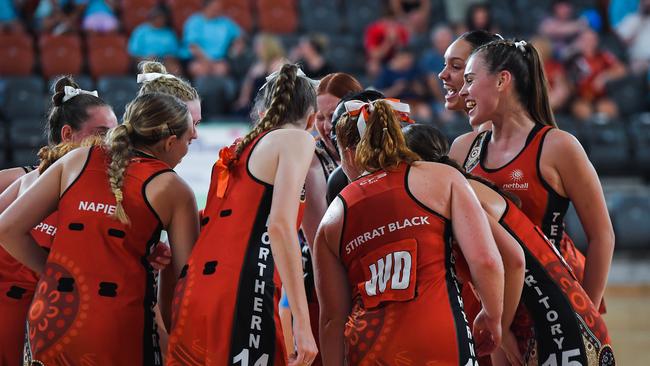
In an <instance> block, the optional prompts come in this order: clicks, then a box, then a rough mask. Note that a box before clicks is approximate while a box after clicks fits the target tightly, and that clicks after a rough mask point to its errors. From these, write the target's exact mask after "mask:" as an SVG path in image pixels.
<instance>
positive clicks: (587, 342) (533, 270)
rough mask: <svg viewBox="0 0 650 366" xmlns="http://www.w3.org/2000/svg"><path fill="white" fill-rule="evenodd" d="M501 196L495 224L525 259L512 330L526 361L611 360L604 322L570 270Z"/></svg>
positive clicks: (590, 365)
mask: <svg viewBox="0 0 650 366" xmlns="http://www.w3.org/2000/svg"><path fill="white" fill-rule="evenodd" d="M504 199H505V201H506V202H507V207H506V211H505V212H504V214H503V216H502V217H501V218H500V220H499V223H500V224H501V226H502V227H503V228H505V229H506V230H507V231H508V232H509V233H510V235H512V237H513V238H515V239H516V240H517V242H518V243H519V245H521V247H522V249H523V250H524V256H525V258H526V274H525V277H524V287H523V291H522V296H521V303H520V305H519V308H518V309H517V315H516V316H515V320H514V321H513V324H512V329H513V331H514V332H515V333H516V334H517V340H518V342H519V346H520V351H521V352H522V354H524V355H525V357H526V362H527V364H533V365H565V364H566V365H569V364H574V363H575V362H577V364H580V365H585V366H612V365H614V364H615V362H614V353H613V352H612V348H611V346H610V343H611V341H610V339H609V334H608V331H607V327H606V326H605V322H604V321H603V319H602V317H601V315H600V313H599V312H598V309H597V308H596V307H595V306H594V305H593V303H592V302H591V300H590V299H589V297H588V296H587V294H586V293H585V291H584V289H583V288H582V286H581V285H580V283H579V282H578V280H577V278H576V276H575V275H574V274H573V271H572V269H571V268H570V267H569V266H568V265H567V263H566V262H565V261H564V259H563V258H562V256H561V255H560V253H559V252H558V251H557V249H556V248H555V247H554V246H553V244H551V243H550V242H549V241H548V240H547V239H546V237H545V236H544V234H543V233H542V232H541V230H540V229H539V227H538V226H535V225H534V224H533V223H532V222H531V220H530V219H529V218H528V217H527V216H526V215H525V214H524V213H523V212H522V211H521V210H520V209H519V208H517V207H516V206H515V204H514V203H512V202H511V201H510V200H509V199H507V198H505V197H504ZM572 362H574V363H572Z"/></svg>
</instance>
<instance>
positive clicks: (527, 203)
mask: <svg viewBox="0 0 650 366" xmlns="http://www.w3.org/2000/svg"><path fill="white" fill-rule="evenodd" d="M460 97H461V98H462V99H464V100H465V105H466V107H467V108H468V109H469V114H468V115H469V118H470V124H472V125H473V126H478V125H479V124H481V123H483V122H485V121H492V130H491V131H485V132H482V133H481V134H479V135H477V136H476V137H475V138H474V139H473V141H470V142H468V141H467V139H465V140H457V141H456V142H455V143H454V145H453V146H452V149H451V157H452V158H453V159H454V160H456V161H463V162H464V167H465V169H466V170H467V171H468V172H471V173H472V174H474V175H478V176H481V177H484V178H486V179H488V180H490V181H492V182H494V183H496V184H497V185H498V186H499V187H500V188H501V189H503V190H506V191H510V192H512V193H514V194H516V195H517V196H518V197H519V198H520V199H521V201H522V210H523V211H524V213H526V215H527V216H528V217H529V218H530V219H531V220H532V221H533V223H534V224H536V225H538V226H540V227H541V228H542V230H543V232H544V234H545V235H546V236H547V237H548V238H549V240H550V241H551V243H553V244H554V245H555V246H556V247H557V248H558V249H559V251H560V253H562V255H563V257H564V258H565V259H566V260H567V262H568V263H569V265H570V266H571V267H572V268H573V270H574V272H575V274H576V276H577V277H578V279H579V280H580V281H581V283H582V285H583V287H584V289H585V291H586V292H587V294H588V295H589V298H590V299H591V300H592V301H593V303H594V304H600V303H601V300H602V296H603V293H604V291H605V284H606V283H607V274H608V272H609V267H610V265H611V261H612V254H613V251H614V231H613V229H612V223H611V221H610V218H609V215H608V213H607V207H606V205H605V199H604V197H603V191H602V187H601V185H600V181H599V180H598V175H597V174H596V171H595V170H594V167H593V165H592V164H591V162H590V161H589V159H588V158H587V155H586V154H585V151H584V149H583V148H582V146H581V145H580V143H579V142H578V141H577V140H576V139H575V138H574V137H573V136H572V135H571V134H569V133H567V132H564V131H561V130H559V129H557V128H555V126H556V125H555V120H554V117H553V113H552V111H551V109H550V106H549V101H548V93H547V89H546V78H545V76H544V69H543V67H542V64H541V62H540V59H539V55H538V53H537V51H536V50H535V48H534V47H533V46H532V45H531V44H528V43H527V42H525V41H518V42H513V41H505V40H503V41H501V40H500V41H495V42H492V43H490V44H488V45H485V46H481V47H480V48H478V49H477V50H476V51H474V54H473V55H472V56H471V57H470V59H469V61H468V63H467V66H466V68H465V86H464V87H463V89H462V91H461V93H460ZM570 202H572V203H573V205H574V206H575V208H576V211H577V212H578V216H579V217H580V221H581V223H582V226H583V228H584V230H585V233H586V234H587V238H588V242H589V246H588V248H587V255H586V260H585V259H584V257H583V256H582V254H581V253H580V252H578V250H577V249H576V248H575V246H574V245H573V242H572V241H571V240H570V239H569V238H568V236H566V235H565V234H564V215H565V214H566V211H567V208H568V206H569V203H570ZM583 268H584V269H583ZM583 271H584V277H583Z"/></svg>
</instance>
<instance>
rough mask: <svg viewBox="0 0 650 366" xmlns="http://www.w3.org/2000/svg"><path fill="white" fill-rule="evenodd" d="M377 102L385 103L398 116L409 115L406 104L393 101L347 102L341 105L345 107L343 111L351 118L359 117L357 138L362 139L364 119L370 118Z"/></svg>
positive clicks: (364, 128)
mask: <svg viewBox="0 0 650 366" xmlns="http://www.w3.org/2000/svg"><path fill="white" fill-rule="evenodd" d="M378 101H382V102H386V103H387V104H388V105H390V106H391V108H393V110H394V111H395V112H396V113H398V114H404V115H409V114H410V113H411V107H410V106H409V105H408V104H406V103H402V102H400V101H399V100H395V99H377V100H373V101H372V102H363V101H360V100H348V101H347V102H344V103H343V106H344V107H345V111H346V112H347V113H349V114H350V115H351V116H355V115H358V116H359V117H358V118H357V131H359V137H363V133H364V132H365V131H366V119H367V118H368V117H369V116H370V113H372V112H373V111H374V110H375V103H376V102H378Z"/></svg>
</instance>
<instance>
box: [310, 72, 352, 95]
mask: <svg viewBox="0 0 650 366" xmlns="http://www.w3.org/2000/svg"><path fill="white" fill-rule="evenodd" d="M362 90H363V87H362V86H361V83H360V82H359V81H358V80H357V79H355V78H354V76H352V75H350V74H346V73H344V72H336V73H333V74H327V75H325V77H324V78H322V79H321V80H320V84H318V90H317V91H316V94H317V95H323V94H332V95H333V96H335V97H337V98H339V99H341V98H343V97H344V96H346V95H348V94H350V93H358V92H360V91H362Z"/></svg>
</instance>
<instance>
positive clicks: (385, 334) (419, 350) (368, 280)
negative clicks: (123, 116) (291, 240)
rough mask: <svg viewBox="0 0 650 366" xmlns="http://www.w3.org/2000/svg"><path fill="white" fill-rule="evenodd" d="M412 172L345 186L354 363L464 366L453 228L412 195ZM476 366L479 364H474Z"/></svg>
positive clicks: (467, 343)
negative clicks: (410, 178) (430, 363)
mask: <svg viewBox="0 0 650 366" xmlns="http://www.w3.org/2000/svg"><path fill="white" fill-rule="evenodd" d="M409 171H410V167H409V166H408V165H406V164H401V165H400V166H399V167H398V168H397V169H396V170H395V171H377V172H375V173H373V174H370V175H367V176H364V177H362V178H360V179H358V180H356V181H354V182H352V183H351V184H350V185H349V186H348V187H346V188H345V189H344V190H343V191H342V192H341V194H340V197H341V199H342V200H343V202H344V206H345V219H344V226H343V232H342V236H341V247H340V255H341V260H342V262H343V264H344V266H345V268H346V270H347V273H348V281H349V283H350V287H351V289H352V295H353V308H352V312H351V315H350V321H349V322H348V324H347V326H346V331H345V334H346V342H347V344H348V349H349V361H350V363H351V364H362V363H363V362H364V361H372V362H373V363H375V362H376V363H379V364H383V363H385V364H399V363H400V362H411V363H414V364H426V363H428V362H435V363H436V364H440V365H465V364H467V362H468V361H469V360H474V359H475V357H474V350H473V344H472V341H471V332H470V330H469V327H468V326H467V322H466V321H465V316H464V314H463V310H462V305H461V302H460V300H459V294H458V286H457V283H456V278H455V274H454V269H453V264H454V259H453V256H452V252H451V225H450V221H449V220H448V219H446V218H444V217H443V216H441V215H439V214H438V213H436V212H434V211H433V210H430V209H428V208H427V207H426V206H424V205H423V204H422V203H420V202H418V201H417V200H416V199H415V198H414V196H413V195H412V194H411V192H410V191H409V189H408V186H407V183H405V182H407V181H408V174H409ZM470 364H473V361H472V362H471V363H470Z"/></svg>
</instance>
